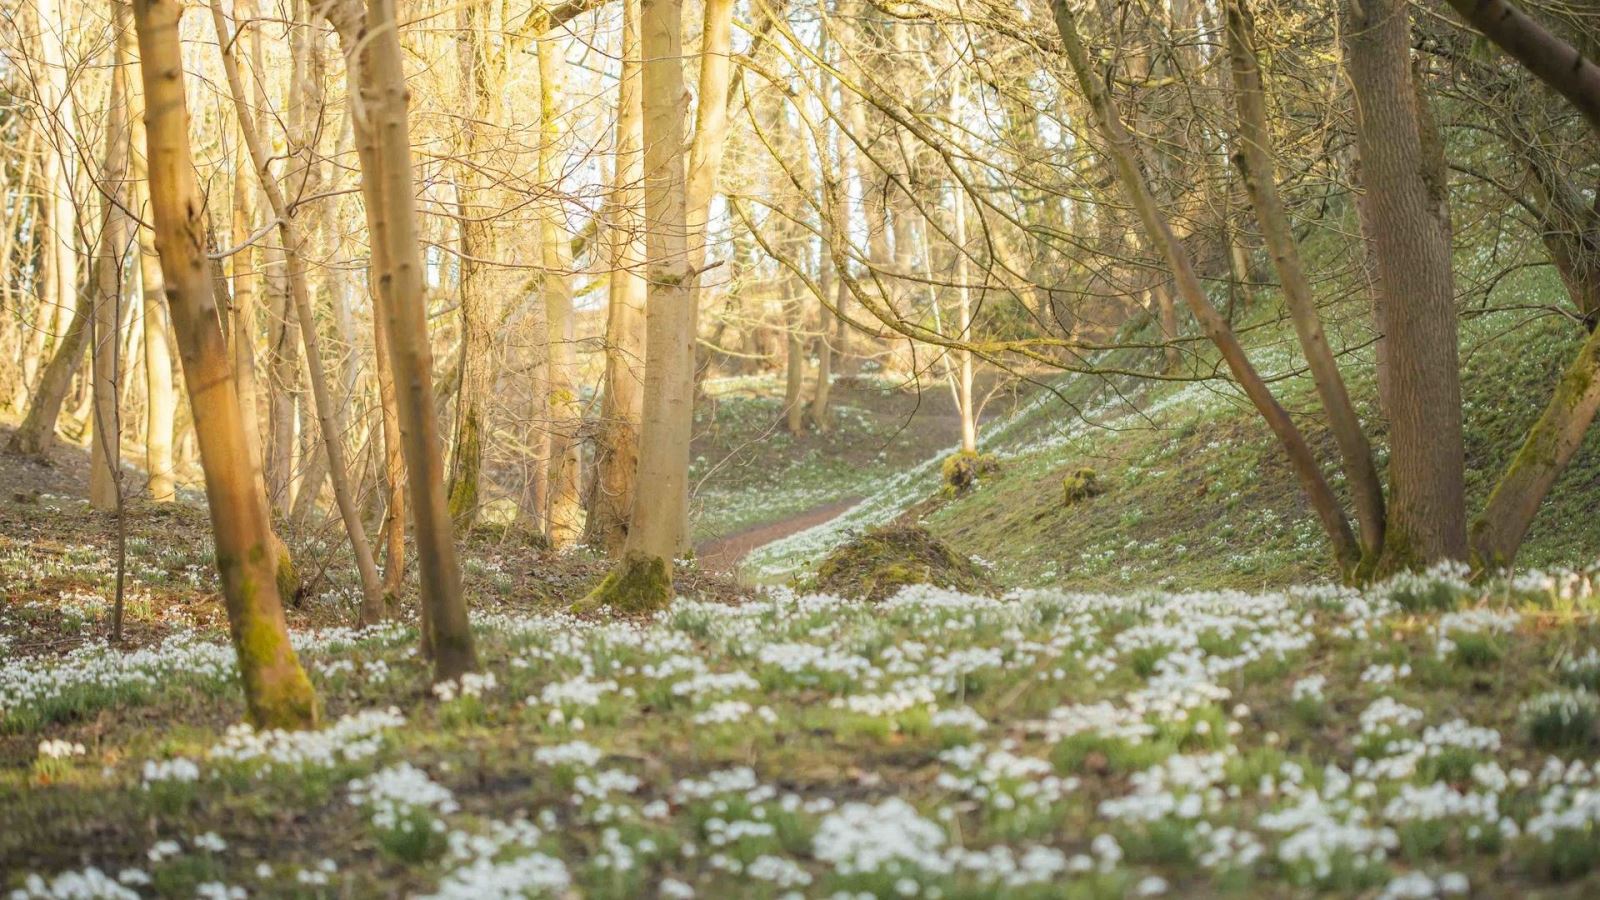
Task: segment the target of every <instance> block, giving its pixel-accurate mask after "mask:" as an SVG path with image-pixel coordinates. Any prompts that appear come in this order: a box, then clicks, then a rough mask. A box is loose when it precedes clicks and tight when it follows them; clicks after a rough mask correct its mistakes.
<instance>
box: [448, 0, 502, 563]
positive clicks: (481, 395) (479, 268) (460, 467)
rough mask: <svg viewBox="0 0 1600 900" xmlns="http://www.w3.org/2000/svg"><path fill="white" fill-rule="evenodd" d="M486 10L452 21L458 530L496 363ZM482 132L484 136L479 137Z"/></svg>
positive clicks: (479, 463)
mask: <svg viewBox="0 0 1600 900" xmlns="http://www.w3.org/2000/svg"><path fill="white" fill-rule="evenodd" d="M488 17H489V11H488V9H487V7H486V5H485V4H483V3H481V2H468V3H464V4H462V6H461V8H460V9H459V11H458V13H457V21H458V22H459V23H460V25H461V29H462V32H463V33H464V38H465V39H463V40H457V41H456V52H457V56H458V59H457V63H458V66H459V68H460V72H461V92H462V94H463V95H464V96H463V99H464V101H465V102H466V104H467V108H469V109H470V110H471V111H472V112H471V114H470V115H467V116H464V117H463V118H462V125H461V150H462V152H463V154H465V159H464V160H463V161H462V163H461V164H458V165H457V166H456V195H457V199H458V203H459V206H460V212H461V226H460V228H461V234H460V240H461V259H460V267H461V268H460V296H461V316H460V324H461V341H462V351H461V376H460V379H459V382H458V388H457V390H456V409H455V429H454V435H453V436H452V440H451V454H450V477H449V481H448V482H447V485H446V489H447V492H448V494H449V511H450V518H451V520H452V521H453V522H454V523H455V527H456V532H457V533H458V534H467V533H469V532H471V531H472V528H473V526H474V525H476V524H477V520H478V510H479V509H480V507H481V505H482V478H483V451H484V436H485V434H486V433H487V431H488V422H487V417H488V412H489V404H490V401H491V400H492V398H493V393H494V383H495V377H494V373H495V370H496V364H495V346H494V344H495V342H494V338H495V330H496V328H498V327H499V325H500V302H499V294H500V289H501V287H502V286H501V285H500V284H498V283H497V282H496V279H495V276H496V274H497V271H496V267H495V264H494V261H495V260H496V259H497V258H498V255H499V247H498V246H497V244H496V241H495V232H494V227H493V223H492V221H491V217H492V215H493V212H492V211H493V209H494V207H495V204H496V197H495V192H494V190H493V188H491V187H489V186H488V185H485V184H484V181H485V178H484V176H483V174H482V173H483V172H484V171H486V170H488V171H497V170H498V166H499V165H500V163H498V162H496V161H492V160H491V159H490V158H489V157H490V156H491V155H492V153H493V149H492V144H493V136H490V135H485V134H484V131H485V128H486V127H488V126H491V125H494V124H496V123H497V122H498V120H499V117H500V115H499V111H500V108H501V106H502V103H501V97H500V95H499V91H500V89H501V83H502V79H501V78H500V77H499V76H500V74H501V72H500V67H499V66H498V65H495V64H494V63H493V62H492V61H491V57H494V58H496V59H498V58H500V57H501V56H502V54H498V53H496V52H495V50H494V47H493V46H492V41H491V39H490V36H491V29H492V25H491V23H490V22H489V21H487V19H488ZM486 137H489V138H491V139H490V140H485V138H486Z"/></svg>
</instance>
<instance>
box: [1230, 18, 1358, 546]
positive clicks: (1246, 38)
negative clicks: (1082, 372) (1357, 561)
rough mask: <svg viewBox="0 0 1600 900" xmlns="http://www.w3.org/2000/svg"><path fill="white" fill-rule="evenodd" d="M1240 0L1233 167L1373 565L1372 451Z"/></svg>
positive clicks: (1235, 25)
mask: <svg viewBox="0 0 1600 900" xmlns="http://www.w3.org/2000/svg"><path fill="white" fill-rule="evenodd" d="M1245 2H1246V0H1230V2H1229V3H1228V5H1227V22H1228V25H1227V46H1228V55H1229V58H1230V60H1231V64H1232V66H1231V67H1232V72H1233V86H1234V102H1235V103H1236V104H1237V106H1238V110H1239V136H1238V146H1237V149H1236V150H1235V152H1234V163H1235V165H1237V166H1238V168H1239V170H1240V173H1241V174H1242V176H1243V179H1244V184H1245V190H1246V192H1247V193H1248V194H1249V195H1250V204H1251V206H1253V207H1254V208H1255V211H1256V218H1257V219H1258V220H1259V221H1260V224H1261V236H1262V239H1263V241H1264V242H1265V243H1266V245H1267V250H1268V252H1269V253H1271V254H1272V263H1273V266H1274V267H1275V268H1276V269H1277V271H1278V279H1279V281H1281V282H1282V284H1283V293H1284V298H1285V300H1286V301H1287V305H1288V307H1289V316H1290V318H1291V319H1292V320H1293V322H1294V329H1295V333H1296V335H1298V336H1299V338H1300V349H1301V351H1302V352H1303V353H1305V357H1306V362H1307V364H1308V365H1309V366H1310V369H1311V377H1312V379H1313V381H1315V383H1316V386H1317V396H1318V397H1319V398H1320V399H1321V401H1322V409H1323V412H1324V414H1326V415H1327V417H1328V430H1329V431H1331V432H1332V433H1333V438H1334V441H1335V442H1336V443H1337V444H1338V445H1339V454H1340V456H1341V458H1342V459H1343V460H1344V473H1345V478H1346V480H1347V481H1348V482H1349V485H1350V494H1351V496H1352V498H1353V499H1354V501H1355V509H1356V521H1357V522H1358V523H1359V525H1360V530H1361V549H1362V552H1363V554H1364V555H1365V556H1366V557H1367V558H1368V559H1370V560H1373V561H1376V559H1377V556H1378V554H1379V553H1380V552H1381V550H1382V548H1383V533H1384V504H1383V483H1382V481H1381V480H1380V479H1379V477H1378V468H1377V466H1376V465H1375V464H1374V463H1373V459H1372V446H1371V445H1370V444H1369V443H1368V442H1367V436H1366V433H1365V432H1364V431H1362V428H1361V418H1360V417H1359V416H1358V415H1357V414H1356V409H1355V404H1353V403H1352V402H1351V401H1350V394H1349V391H1347V390H1346V389H1345V383H1344V376H1343V375H1342V374H1341V373H1340V371H1339V364H1338V362H1337V361H1336V360H1335V359H1334V356H1333V350H1332V348H1330V347H1329V346H1328V339H1327V336H1326V335H1325V334H1324V332H1323V330H1322V317H1321V315H1320V314H1319V313H1318V311H1317V301H1316V297H1315V296H1313V295H1312V292H1311V282H1310V280H1309V279H1308V278H1307V277H1306V273H1305V269H1304V267H1303V266H1302V265H1301V263H1300V250H1299V248H1298V247H1297V246H1296V245H1295V241H1294V230H1293V227H1292V226H1291V224H1290V222H1289V214H1288V211H1287V210H1286V209H1285V208H1284V205H1283V200H1282V198H1280V197H1279V195H1278V183H1277V179H1278V172H1277V162H1276V159H1275V157H1274V154H1273V149H1272V133H1271V131H1270V130H1269V129H1268V125H1267V104H1266V94H1265V92H1264V90H1263V89H1262V84H1261V69H1260V65H1259V64H1258V62H1257V57H1256V50H1255V24H1254V21H1253V18H1252V16H1251V14H1250V11H1249V9H1248V8H1246V6H1245Z"/></svg>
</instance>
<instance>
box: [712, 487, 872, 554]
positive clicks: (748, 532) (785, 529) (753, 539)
mask: <svg viewBox="0 0 1600 900" xmlns="http://www.w3.org/2000/svg"><path fill="white" fill-rule="evenodd" d="M860 502H861V498H860V497H847V498H845V499H843V500H836V501H834V502H833V503H828V504H824V505H822V506H817V507H813V508H811V509H808V510H806V511H805V512H803V513H801V514H799V515H797V516H791V517H789V518H787V519H779V520H778V521H776V522H768V523H767V524H765V525H756V526H754V527H753V528H746V529H745V530H743V531H740V532H736V533H734V534H730V535H728V536H727V537H721V538H716V539H715V540H710V541H705V542H702V543H701V544H700V545H699V546H698V547H696V548H695V556H696V557H697V558H698V559H699V561H700V567H701V568H702V569H705V570H707V571H712V572H732V571H733V570H734V569H735V568H736V567H737V566H738V565H739V562H740V560H742V559H744V558H745V557H746V556H747V555H749V553H750V551H752V550H754V549H756V548H757V547H763V546H766V545H767V544H770V543H772V542H773V541H775V540H778V539H779V538H784V537H788V536H789V535H791V534H794V533H795V532H797V531H804V530H806V529H807V528H810V527H811V526H813V525H821V524H822V523H823V522H826V521H828V520H829V519H831V518H833V517H834V516H837V515H839V514H840V513H842V512H844V511H845V510H847V509H849V508H850V507H852V506H855V505H856V504H857V503H860Z"/></svg>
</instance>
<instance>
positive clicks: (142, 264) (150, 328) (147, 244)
mask: <svg viewBox="0 0 1600 900" xmlns="http://www.w3.org/2000/svg"><path fill="white" fill-rule="evenodd" d="M129 95H130V97H131V98H132V99H133V105H132V107H131V108H130V112H129V120H130V123H131V125H132V129H133V131H132V134H133V139H132V145H133V146H132V148H131V149H132V151H133V172H134V175H133V181H134V185H135V190H136V191H137V192H138V194H139V195H140V199H141V201H144V202H141V203H140V205H139V207H137V208H139V209H143V208H144V207H145V203H146V202H148V199H149V190H148V187H147V185H148V178H149V175H148V166H147V165H146V164H145V158H144V147H145V134H144V92H143V91H142V90H132V91H130V92H129ZM135 252H136V253H137V254H138V261H139V265H138V275H139V303H140V307H139V311H140V315H141V316H142V317H143V320H144V327H143V328H142V329H141V331H142V335H141V338H140V342H141V350H142V351H143V355H144V387H145V408H144V464H145V472H146V473H147V474H148V475H149V482H150V483H149V488H148V490H149V493H150V499H151V500H153V501H155V502H156V503H168V502H171V501H172V500H175V499H177V482H176V480H175V474H176V473H175V469H174V463H173V457H172V441H173V428H174V427H175V425H176V424H177V417H178V396H177V394H175V393H174V385H173V383H172V345H171V343H170V340H171V332H172V322H171V319H170V317H169V316H168V315H167V302H166V296H165V293H166V287H165V285H164V284H163V283H162V280H161V258H160V257H159V256H157V255H156V245H155V234H154V233H153V232H151V231H150V229H148V228H139V229H138V246H137V248H136V251H135ZM243 255H245V256H248V255H249V252H248V251H243ZM233 299H234V307H235V310H237V307H238V306H239V305H240V303H241V300H240V297H239V291H238V286H237V284H236V285H235V287H234V298H233ZM235 314H237V312H236V313H235ZM232 331H233V335H234V336H233V340H234V342H235V343H238V342H239V340H240V337H239V335H240V332H239V326H238V324H237V322H236V323H235V324H234V325H233V327H232ZM235 371H236V372H237V374H236V376H235V377H236V379H238V380H239V381H240V382H241V383H242V381H243V377H244V376H243V373H242V372H239V371H238V369H237V360H236V367H235ZM251 396H252V397H253V392H252V395H251ZM239 402H240V404H241V406H242V409H241V411H242V412H243V414H244V422H245V437H246V438H258V436H257V435H255V434H253V433H252V429H254V428H255V427H256V423H255V416H254V415H253V413H254V410H252V409H251V408H250V407H249V402H250V401H247V400H246V398H245V395H244V394H243V392H242V390H241V393H240V397H239ZM251 463H252V466H253V467H255V468H256V471H257V472H259V471H260V469H259V466H260V455H259V453H258V454H256V455H253V456H252V457H251ZM263 493H264V492H263Z"/></svg>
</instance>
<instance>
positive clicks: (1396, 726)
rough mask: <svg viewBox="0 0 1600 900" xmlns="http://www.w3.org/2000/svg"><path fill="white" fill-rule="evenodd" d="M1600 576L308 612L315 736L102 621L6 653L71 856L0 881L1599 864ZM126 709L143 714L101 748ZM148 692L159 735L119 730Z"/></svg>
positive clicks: (2, 694) (1311, 886)
mask: <svg viewBox="0 0 1600 900" xmlns="http://www.w3.org/2000/svg"><path fill="white" fill-rule="evenodd" d="M1595 590H1596V584H1595V582H1594V581H1593V580H1592V579H1591V576H1590V575H1588V574H1584V573H1562V574H1557V575H1545V574H1538V573H1534V574H1525V575H1522V576H1519V577H1516V578H1512V579H1503V580H1498V581H1495V582H1494V583H1492V584H1479V585H1470V584H1468V583H1467V582H1466V581H1465V580H1464V579H1463V578H1462V575H1461V573H1459V572H1456V571H1452V570H1449V569H1443V570H1439V571H1435V572H1432V573H1428V574H1426V575H1410V576H1403V577H1401V578H1398V579H1396V580H1393V581H1390V582H1388V583H1385V584H1383V585H1380V586H1378V587H1376V588H1373V589H1370V590H1367V591H1364V592H1360V591H1355V590H1350V589H1343V588H1333V587H1327V588H1314V589H1309V588H1308V589H1303V590H1292V591H1288V592H1284V593H1259V594H1251V593H1229V592H1222V593H1193V594H1181V593H1165V592H1149V593H1136V594H1129V595H1122V596H1108V595H1088V594H1069V593H1061V592H1056V591H1021V592H1015V593H1013V594H1010V595H1007V596H1005V597H1002V598H985V597H978V596H970V595H964V594H959V593H954V592H950V591H944V590H940V589H937V588H931V587H913V588H908V589H906V590H904V591H903V592H902V593H900V594H899V595H897V596H895V597H894V598H892V599H890V600H888V601H885V602H882V603H879V604H863V603H855V602H848V601H844V600H840V599H838V598H833V597H827V596H816V595H812V596H796V595H794V594H791V593H788V592H784V591H776V592H771V593H767V594H763V595H760V596H757V597H754V598H752V599H751V600H750V601H749V602H747V603H744V604H742V605H737V606H730V605H718V604H709V603H702V602H697V601H694V600H691V599H680V600H679V601H678V602H676V603H675V604H674V605H673V606H672V607H671V608H670V609H668V610H667V611H665V612H664V613H662V614H660V615H659V616H658V617H656V618H655V619H654V620H651V621H648V622H605V621H588V620H578V619H574V618H572V617H569V616H566V615H560V614H552V615H499V614H483V615H480V616H479V618H478V619H477V622H476V624H477V628H478V631H479V634H480V638H481V652H482V656H483V663H484V665H483V670H482V674H480V675H475V676H470V677H468V678H465V679H463V680H461V681H460V682H452V683H447V684H430V683H429V682H428V666H427V664H426V661H425V660H424V659H422V658H421V656H420V654H418V652H417V650H416V648H415V632H414V630H413V629H412V628H411V627H409V626H407V625H404V624H395V625H389V626H385V627H382V628H378V629H372V630H367V631H353V630H333V631H324V632H318V633H307V634H300V635H297V636H296V646H297V649H298V650H299V652H300V653H301V655H302V658H303V659H304V660H305V661H306V663H307V666H308V669H309V670H310V671H311V673H312V675H313V678H314V680H315V681H316V682H317V685H318V688H319V691H320V693H321V694H322V696H323V697H324V700H325V704H326V707H327V713H328V714H327V719H328V721H327V723H326V725H325V727H324V728H323V729H322V730H320V731H316V732H305V733H283V732H256V731H253V730H251V729H249V728H248V727H246V726H242V725H231V726H226V727H213V726H209V725H206V724H205V723H204V722H190V721H186V718H185V717H186V716H198V715H199V711H200V710H203V709H207V708H214V707H215V706H216V705H217V704H218V703H219V702H224V701H226V702H236V701H234V700H233V699H232V697H233V695H234V694H235V693H236V692H237V686H236V684H235V683H234V682H235V679H236V675H235V673H234V671H233V668H232V664H231V659H230V654H229V651H228V648H227V645H226V643H225V642H223V641H222V640H221V639H220V636H218V635H214V634H179V635H177V636H174V637H171V638H169V639H168V640H167V641H166V642H165V643H163V644H161V645H159V646H157V647H152V648H148V649H145V650H142V651H138V652H131V653H116V652H111V651H109V650H107V649H105V648H103V647H100V646H96V645H85V646H84V647H83V648H81V649H79V650H77V651H75V652H73V653H72V654H71V655H69V656H67V657H65V658H55V659H50V660H45V659H29V658H22V659H13V660H10V661H8V662H6V663H5V664H4V665H3V666H0V732H4V733H10V734H12V735H23V736H25V737H27V739H28V740H30V741H31V740H33V739H34V738H35V737H36V738H37V740H38V754H37V756H36V758H34V759H33V760H32V761H31V762H30V763H29V764H28V766H27V768H26V769H21V768H13V769H10V770H6V771H5V772H4V773H3V776H0V777H4V778H5V779H7V781H0V796H4V795H5V794H7V793H17V792H21V793H26V794H28V795H29V796H28V802H25V803H21V804H18V803H13V802H8V803H6V804H5V808H4V810H3V811H0V831H3V830H5V829H19V831H17V832H15V833H19V834H20V833H26V834H32V835H35V836H36V838H35V839H36V840H37V841H39V842H41V844H40V846H46V844H45V843H43V842H49V843H48V846H51V847H55V848H57V849H56V850H54V851H53V853H51V854H44V853H41V854H40V858H39V859H32V860H30V859H10V860H6V865H3V866H0V871H11V872H14V873H15V874H14V875H12V876H10V881H9V882H0V888H4V889H6V890H9V891H11V892H12V893H11V896H14V897H18V898H31V897H140V896H205V897H238V896H281V895H294V896H307V897H316V896H324V895H325V896H330V897H332V896H336V895H345V894H346V892H350V891H354V892H355V893H356V894H357V895H368V894H375V893H387V894H398V893H403V894H409V895H415V896H435V897H471V898H486V897H520V896H526V897H545V896H548V897H566V896H587V897H626V896H634V895H639V894H645V893H651V894H659V895H660V896H664V897H669V898H680V897H681V898H688V897H695V896H700V897H728V896H771V897H790V896H793V897H812V896H817V897H841V898H857V897H885V898H887V897H930V898H940V897H942V898H955V897H991V896H997V897H998V896H1005V897H1057V896H1074V897H1075V896H1082V897H1121V896H1158V895H1170V896H1183V895H1189V894H1193V893H1196V892H1200V893H1214V892H1217V891H1222V890H1247V891H1248V890H1252V889H1262V890H1268V891H1271V892H1275V893H1281V892H1282V891H1284V890H1286V889H1294V890H1323V891H1330V892H1336V893H1353V892H1358V891H1366V892H1370V893H1371V894H1373V895H1375V896H1379V897H1384V898H1421V897H1445V896H1454V895H1466V894H1469V893H1471V894H1473V895H1478V896H1495V895H1507V896H1509V895H1515V894H1519V893H1521V892H1523V891H1525V890H1528V889H1532V888H1535V887H1538V886H1544V885H1562V886H1565V887H1568V888H1575V889H1580V890H1581V887H1582V885H1584V884H1587V883H1593V884H1594V885H1596V886H1600V754H1597V746H1596V743H1595V739H1596V726H1597V718H1600V701H1597V699H1596V695H1595V693H1594V691H1595V689H1596V688H1597V687H1600V653H1597V652H1596V651H1595V649H1594V647H1595V645H1596V642H1595V637H1596V636H1597V635H1600V628H1597V627H1596V625H1595V623H1594V622H1593V610H1594V609H1595V608H1596V606H1597V605H1600V598H1596V597H1595V596H1594V594H1595ZM206 698H212V699H210V700H209V701H207V699H206ZM112 710H114V711H115V712H114V713H112V714H113V715H121V716H125V717H128V718H129V720H130V721H129V722H128V723H126V724H125V725H122V726H117V725H113V726H112V727H110V728H105V729H102V730H100V731H97V732H95V735H94V737H93V738H92V739H89V740H86V739H85V737H84V734H83V731H82V723H84V722H86V721H88V720H90V719H92V718H95V717H97V716H102V714H106V713H107V711H112ZM163 717H167V718H169V719H170V722H168V724H169V725H171V726H173V727H174V729H175V730H174V731H173V732H172V734H174V735H181V737H165V738H162V739H159V740H157V739H151V738H150V737H148V735H147V734H146V733H145V732H142V731H135V730H133V729H134V728H135V726H136V725H137V727H138V728H142V729H149V728H151V727H152V726H151V723H152V722H158V721H161V720H162V718H163ZM119 741H120V742H121V743H119ZM52 791H72V792H74V793H75V795H76V796H78V797H80V798H81V797H82V796H84V795H88V796H91V797H94V798H97V802H98V803H99V804H100V809H101V813H100V814H99V815H100V816H101V818H107V816H106V812H105V811H107V810H109V811H112V814H111V815H110V816H109V821H113V822H115V821H126V822H129V823H140V824H139V825H138V827H132V826H130V830H129V832H128V833H126V834H124V835H122V836H121V839H119V840H112V841H107V842H104V843H103V844H102V845H99V846H84V847H80V848H78V849H77V850H76V851H74V852H76V853H77V858H76V859H75V860H74V861H73V862H72V864H71V865H63V864H61V862H62V861H63V860H67V859H70V858H71V857H70V856H69V855H66V854H65V851H62V850H60V849H59V848H60V847H61V846H63V845H68V844H71V842H72V841H73V840H74V836H75V835H81V834H82V833H84V831H83V829H86V828H88V827H89V825H88V824H87V823H86V822H83V821H76V820H74V819H73V817H72V816H70V815H68V816H50V817H48V819H49V820H48V821H41V820H40V819H41V818H44V817H42V816H40V815H39V811H40V810H45V809H51V808H54V807H51V806H50V796H49V792H52ZM62 808H68V807H65V806H63V807H62ZM70 808H71V809H74V810H79V811H81V810H83V809H85V807H84V806H82V805H81V804H79V805H73V806H71V807H70ZM83 815H88V814H87V813H83ZM24 817H28V818H26V819H25V818H24ZM285 821H293V822H294V823H295V825H294V827H295V828H297V829H300V830H299V831H298V832H296V834H295V835H294V837H293V839H292V840H289V839H286V838H285V837H284V836H283V835H282V834H281V833H280V832H281V830H282V829H283V828H284V827H285V826H284V824H283V823H284V822H285ZM9 846H13V847H15V846H16V845H15V844H13V845H9ZM45 857H48V859H45ZM41 859H44V860H45V862H46V863H48V862H50V861H54V862H56V863H57V864H56V865H54V866H51V865H48V864H46V865H40V864H39V863H40V860H41ZM1586 879H1587V881H1586Z"/></svg>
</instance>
